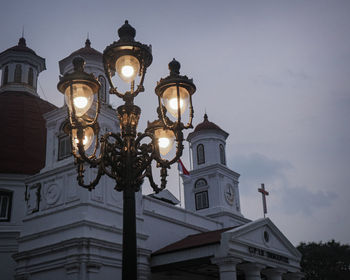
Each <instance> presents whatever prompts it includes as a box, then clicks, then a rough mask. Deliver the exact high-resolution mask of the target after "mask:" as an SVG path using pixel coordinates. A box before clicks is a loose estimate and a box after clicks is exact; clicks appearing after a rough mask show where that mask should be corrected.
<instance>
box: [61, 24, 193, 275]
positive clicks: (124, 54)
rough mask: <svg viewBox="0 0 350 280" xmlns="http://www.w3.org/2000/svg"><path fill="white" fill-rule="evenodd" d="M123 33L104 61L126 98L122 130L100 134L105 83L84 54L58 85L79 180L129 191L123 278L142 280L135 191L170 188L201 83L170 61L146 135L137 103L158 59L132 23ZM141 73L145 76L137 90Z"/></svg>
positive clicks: (114, 91) (125, 205) (125, 198)
mask: <svg viewBox="0 0 350 280" xmlns="http://www.w3.org/2000/svg"><path fill="white" fill-rule="evenodd" d="M118 34H119V37H120V39H119V40H118V41H116V42H113V43H112V44H111V45H110V46H107V47H106V49H105V51H104V53H103V64H104V68H105V73H106V76H107V79H108V81H109V84H110V87H111V89H110V94H114V95H116V96H118V97H119V98H121V99H122V100H123V101H124V104H123V105H121V106H119V107H118V108H117V110H116V111H117V116H118V119H119V124H120V132H118V133H114V132H107V133H105V134H103V135H100V127H99V123H98V116H99V111H100V96H99V88H100V83H99V82H98V81H97V79H96V78H95V77H94V76H93V75H92V74H88V73H86V72H85V71H84V64H85V62H84V60H83V59H82V58H80V57H76V58H74V59H73V65H74V71H73V72H72V73H67V74H65V75H64V76H63V77H60V82H59V83H58V85H57V87H58V90H59V91H60V92H62V93H63V94H65V100H66V103H67V108H68V118H69V124H68V125H67V127H66V128H65V131H66V132H67V133H68V134H69V135H70V136H71V142H72V153H73V155H74V157H75V164H76V166H77V173H78V177H77V180H78V184H79V185H80V186H82V187H84V188H87V189H88V190H90V191H91V190H92V189H94V188H95V186H96V185H97V184H98V182H99V181H100V178H101V177H102V175H105V174H106V175H107V176H109V177H111V178H113V179H114V180H115V183H116V185H115V189H116V190H117V191H122V192H123V255H122V257H123V259H122V279H123V280H136V279H137V246H136V244H137V235H136V210H135V192H138V191H139V190H140V187H141V185H142V183H143V181H144V179H145V178H148V180H149V182H150V185H151V187H152V188H153V190H154V191H155V192H159V191H161V190H162V189H164V188H165V187H166V182H167V181H166V177H167V175H168V173H167V169H169V168H170V166H171V165H172V164H174V163H176V162H177V161H178V160H179V159H180V157H181V155H182V151H183V148H184V147H183V144H182V143H183V132H182V131H183V130H184V129H188V128H192V119H193V107H192V95H193V94H194V92H195V91H196V87H195V85H194V84H193V82H192V79H189V78H187V76H182V75H180V71H179V70H180V63H179V62H177V61H176V60H175V59H173V61H171V62H170V63H169V70H170V74H169V76H167V77H165V78H163V79H160V81H159V82H158V83H157V86H156V88H155V93H156V95H157V96H158V104H159V106H158V110H157V111H158V119H157V120H155V121H153V122H149V123H148V125H147V129H146V130H145V131H144V132H143V133H137V125H138V120H139V118H140V115H141V109H140V108H139V107H138V106H136V105H134V102H133V101H134V98H135V97H136V96H137V95H138V94H139V93H140V92H143V91H144V87H143V81H144V77H145V73H146V69H147V67H148V66H149V65H150V64H151V62H152V54H151V48H150V46H147V45H144V44H141V43H139V42H137V41H135V40H134V37H135V34H136V31H135V29H134V28H133V27H132V26H130V25H129V23H128V22H127V21H125V24H124V25H123V26H122V27H121V28H119V30H118ZM115 73H117V74H118V76H119V78H120V79H121V80H122V81H121V82H125V83H127V84H129V85H130V91H126V92H124V93H121V92H119V91H118V90H117V87H116V86H115V85H114V84H113V81H112V77H113V76H114V75H115ZM137 75H139V79H138V84H137V87H136V89H135V84H136V82H135V81H136V80H137V79H136V76H137ZM95 95H97V97H96V98H94V96H95ZM186 110H187V111H188V112H189V117H188V122H187V124H184V123H183V122H182V120H181V115H182V114H183V113H184V112H185V111H186ZM168 112H169V113H170V116H169V117H170V118H169V117H168ZM147 140H148V142H147ZM174 141H176V143H177V145H176V149H175V152H174V153H173V155H172V156H167V154H168V153H169V151H171V149H172V144H173V142H174ZM152 161H155V162H156V163H157V167H159V168H160V179H161V180H160V181H161V183H160V186H158V185H157V184H156V183H155V182H154V180H153V175H152V166H151V164H152ZM86 166H89V167H90V168H95V169H97V175H96V177H95V178H94V179H93V180H92V181H91V182H89V183H85V180H84V173H85V168H86Z"/></svg>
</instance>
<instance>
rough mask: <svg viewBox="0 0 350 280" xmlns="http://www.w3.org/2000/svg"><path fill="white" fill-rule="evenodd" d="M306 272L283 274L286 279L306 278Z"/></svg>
mask: <svg viewBox="0 0 350 280" xmlns="http://www.w3.org/2000/svg"><path fill="white" fill-rule="evenodd" d="M304 276H305V274H304V273H302V272H299V271H298V272H288V273H286V274H284V275H283V279H284V280H300V279H302V278H304Z"/></svg>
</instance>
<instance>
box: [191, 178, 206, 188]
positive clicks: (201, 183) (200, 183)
mask: <svg viewBox="0 0 350 280" xmlns="http://www.w3.org/2000/svg"><path fill="white" fill-rule="evenodd" d="M207 185H208V183H207V181H206V180H205V179H203V178H201V179H198V180H197V181H196V183H194V187H195V188H200V187H204V186H207Z"/></svg>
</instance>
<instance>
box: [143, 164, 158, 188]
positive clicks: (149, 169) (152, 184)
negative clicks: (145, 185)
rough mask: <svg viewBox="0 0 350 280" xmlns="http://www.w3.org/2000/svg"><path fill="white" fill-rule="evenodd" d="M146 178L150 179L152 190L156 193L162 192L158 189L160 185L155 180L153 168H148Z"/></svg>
mask: <svg viewBox="0 0 350 280" xmlns="http://www.w3.org/2000/svg"><path fill="white" fill-rule="evenodd" d="M145 176H146V177H147V178H148V181H149V183H150V185H151V188H152V189H153V190H154V191H155V192H156V193H159V192H160V191H161V188H159V187H158V185H157V184H156V183H155V182H154V180H153V174H152V166H150V165H149V166H147V168H146V171H145Z"/></svg>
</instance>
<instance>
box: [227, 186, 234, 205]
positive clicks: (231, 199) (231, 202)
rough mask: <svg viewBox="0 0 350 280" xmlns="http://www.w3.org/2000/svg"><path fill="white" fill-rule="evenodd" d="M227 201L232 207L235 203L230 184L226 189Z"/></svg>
mask: <svg viewBox="0 0 350 280" xmlns="http://www.w3.org/2000/svg"><path fill="white" fill-rule="evenodd" d="M225 199H226V201H227V203H228V204H230V205H232V204H233V202H234V201H235V195H234V190H233V186H232V185H230V184H227V185H226V187H225Z"/></svg>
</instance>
